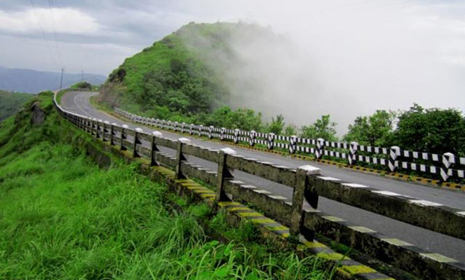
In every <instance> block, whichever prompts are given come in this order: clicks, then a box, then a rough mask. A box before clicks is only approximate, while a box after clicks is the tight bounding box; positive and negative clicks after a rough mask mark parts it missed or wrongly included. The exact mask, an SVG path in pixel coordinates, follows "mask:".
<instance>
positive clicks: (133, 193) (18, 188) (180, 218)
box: [0, 94, 330, 279]
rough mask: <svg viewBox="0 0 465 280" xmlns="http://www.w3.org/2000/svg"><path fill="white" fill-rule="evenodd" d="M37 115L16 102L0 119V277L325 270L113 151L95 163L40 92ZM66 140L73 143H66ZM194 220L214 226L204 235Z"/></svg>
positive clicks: (287, 274) (271, 274)
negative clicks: (170, 191) (267, 242)
mask: <svg viewBox="0 0 465 280" xmlns="http://www.w3.org/2000/svg"><path fill="white" fill-rule="evenodd" d="M39 98H40V99H41V105H40V106H41V107H42V108H43V109H44V111H45V112H46V119H45V122H44V123H42V124H40V125H39V124H32V123H31V121H30V120H31V118H30V111H29V110H25V111H22V112H21V113H20V114H19V115H17V116H16V117H13V118H9V119H7V120H6V121H4V122H2V123H1V126H0V256H1V257H0V279H327V278H329V274H330V273H328V272H321V271H319V270H318V266H317V262H316V260H315V259H313V258H307V259H303V260H301V259H299V258H298V257H297V256H296V255H295V254H294V253H292V252H276V251H273V249H272V248H269V247H266V246H264V245H262V244H260V243H258V242H257V240H255V237H256V234H255V230H256V229H254V228H253V227H252V226H251V225H248V224H245V225H242V226H241V227H240V228H239V229H231V228H229V227H228V226H227V225H226V224H225V222H224V215H222V214H219V215H216V216H212V214H211V213H210V211H209V210H208V208H207V207H205V206H204V205H202V204H199V205H188V204H187V203H185V202H184V201H182V200H180V199H172V200H171V201H177V202H178V204H180V205H181V206H182V208H183V209H184V211H175V210H173V209H174V208H173V207H170V205H172V204H169V203H166V201H167V200H169V199H168V198H170V197H172V196H171V195H167V193H166V188H165V186H163V185H160V184H155V183H153V182H151V181H149V180H148V179H147V178H146V177H143V176H140V175H137V174H136V173H135V172H134V171H133V169H134V166H128V165H124V164H122V163H121V162H120V161H118V160H116V159H113V163H112V165H111V166H110V167H109V168H108V169H106V170H102V169H99V168H98V167H97V166H96V165H95V164H94V163H92V162H90V160H89V159H88V158H87V157H86V155H85V152H84V151H83V150H82V149H77V148H76V147H77V145H79V144H80V145H82V141H87V140H86V139H87V136H86V135H84V134H83V133H80V132H76V131H75V130H74V129H73V128H71V125H70V124H68V123H67V122H66V121H63V120H61V119H60V118H59V117H58V116H57V114H56V113H54V112H53V110H54V109H53V106H52V103H51V96H50V94H47V95H41V96H39ZM70 143H73V144H74V145H71V144H70ZM200 224H207V225H208V228H209V230H213V231H215V230H216V231H222V233H223V234H224V236H225V237H226V240H230V241H227V242H218V241H215V240H212V239H211V238H209V237H208V235H207V234H206V232H207V231H206V230H204V228H203V227H201V226H200Z"/></svg>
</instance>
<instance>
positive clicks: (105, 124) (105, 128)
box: [102, 121, 110, 142]
mask: <svg viewBox="0 0 465 280" xmlns="http://www.w3.org/2000/svg"><path fill="white" fill-rule="evenodd" d="M109 124H110V122H109V121H104V122H103V135H102V140H103V142H105V141H107V140H108V138H105V137H106V135H107V134H108V132H109V131H108V125H109Z"/></svg>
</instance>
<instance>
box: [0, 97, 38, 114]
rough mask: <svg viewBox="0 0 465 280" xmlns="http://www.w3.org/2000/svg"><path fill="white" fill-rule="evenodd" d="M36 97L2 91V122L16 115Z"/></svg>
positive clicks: (0, 110)
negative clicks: (25, 104)
mask: <svg viewBox="0 0 465 280" xmlns="http://www.w3.org/2000/svg"><path fill="white" fill-rule="evenodd" d="M33 97H34V95H32V94H28V93H18V92H9V91H3V90H0V121H2V120H4V119H6V118H7V117H9V116H12V115H14V114H16V113H17V112H18V111H19V110H20V109H21V107H22V106H23V105H24V103H26V102H27V101H29V100H31V99H32V98H33Z"/></svg>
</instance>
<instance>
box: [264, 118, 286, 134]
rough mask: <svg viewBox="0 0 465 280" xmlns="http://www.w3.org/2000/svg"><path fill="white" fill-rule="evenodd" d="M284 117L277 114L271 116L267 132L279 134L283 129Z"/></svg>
mask: <svg viewBox="0 0 465 280" xmlns="http://www.w3.org/2000/svg"><path fill="white" fill-rule="evenodd" d="M284 125H285V123H284V117H283V115H281V114H279V115H277V116H276V119H275V118H271V123H270V124H269V125H268V129H267V130H268V132H270V133H274V134H276V135H281V134H282V132H283V129H284Z"/></svg>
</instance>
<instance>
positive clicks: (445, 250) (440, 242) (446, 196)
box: [61, 92, 465, 263]
mask: <svg viewBox="0 0 465 280" xmlns="http://www.w3.org/2000/svg"><path fill="white" fill-rule="evenodd" d="M95 94H96V93H89V92H69V93H66V94H65V95H64V96H63V98H62V101H61V105H62V107H63V108H64V109H65V110H68V111H71V112H74V113H78V114H81V115H87V116H90V117H95V118H98V119H102V120H107V121H109V122H115V123H117V124H120V125H121V124H123V123H125V122H123V121H122V120H120V119H117V118H115V117H113V116H110V115H108V114H106V113H104V112H101V111H99V110H97V109H95V108H94V107H93V106H92V105H91V104H90V102H89V98H90V97H91V96H92V95H95ZM126 124H127V125H129V127H132V128H134V127H136V126H135V125H133V124H130V123H126ZM137 127H141V128H142V129H144V131H153V130H154V128H151V127H143V126H137ZM163 136H164V137H167V138H171V139H177V138H179V137H180V135H178V134H175V133H171V132H165V131H163ZM183 137H185V136H183ZM191 142H192V143H193V144H196V145H201V146H205V147H210V148H214V149H221V148H224V147H230V146H228V145H224V144H222V143H219V142H211V141H208V140H203V139H196V138H191ZM232 148H233V149H234V150H236V152H237V154H238V155H242V156H246V157H250V158H255V159H257V160H260V161H267V162H272V163H275V164H279V165H284V166H288V167H291V168H297V167H299V166H302V165H307V164H309V165H313V166H316V167H319V168H321V170H322V174H323V175H325V176H331V177H335V178H338V179H341V180H343V181H347V182H353V183H358V184H363V185H367V186H370V187H372V188H376V189H379V190H384V191H391V192H396V193H399V194H402V195H405V196H410V197H414V198H419V199H423V200H428V201H432V202H436V203H440V204H443V205H447V206H450V207H454V208H458V209H462V210H464V211H465V193H464V192H462V191H454V190H449V189H439V188H434V187H427V186H423V185H417V184H414V183H409V182H403V181H397V180H393V179H389V178H386V177H381V176H378V175H373V174H367V173H361V172H357V171H352V170H348V169H343V168H339V167H334V166H329V165H324V164H319V163H316V162H313V161H308V162H307V161H302V160H297V159H293V158H289V157H284V156H281V155H275V154H270V153H266V152H260V151H254V150H247V149H241V148H237V147H232ZM164 152H167V153H171V154H173V155H174V151H173V150H171V151H170V150H165V151H164ZM189 160H191V161H194V162H195V163H196V164H199V165H202V166H204V167H206V168H210V169H212V170H215V171H216V164H214V163H211V162H207V161H204V160H201V159H197V158H190V159H189ZM234 175H235V177H236V179H237V180H241V181H243V182H245V183H247V184H251V185H254V186H257V187H259V188H262V189H266V190H268V191H270V192H272V193H274V194H278V195H282V196H285V197H288V198H291V197H292V190H291V188H289V187H287V186H283V185H280V184H277V183H273V182H270V181H267V180H264V179H261V178H259V177H256V176H252V175H250V174H246V173H243V172H236V173H235V174H234ZM318 209H319V210H321V211H323V212H325V213H328V214H331V215H334V216H337V217H340V218H343V219H345V220H347V221H348V222H350V223H352V224H354V225H359V226H365V227H368V228H371V229H373V230H375V231H378V232H380V233H383V234H385V235H387V236H389V237H393V238H398V239H401V240H404V241H406V242H408V243H411V244H414V245H416V246H418V247H421V248H423V249H425V250H428V251H431V252H434V253H440V254H443V255H445V256H448V257H451V258H454V259H456V260H458V261H460V262H462V263H465V241H462V240H460V239H457V238H453V237H449V236H446V235H443V234H439V233H435V232H432V231H429V230H425V229H423V228H419V227H415V226H412V225H409V224H406V223H403V222H399V221H396V220H393V219H390V218H386V217H384V216H381V215H377V214H373V213H371V212H368V211H365V210H361V209H358V208H355V207H351V206H348V205H345V204H341V203H339V202H336V201H333V200H329V199H325V198H323V197H320V201H319V206H318ZM464 226H465V225H464Z"/></svg>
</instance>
